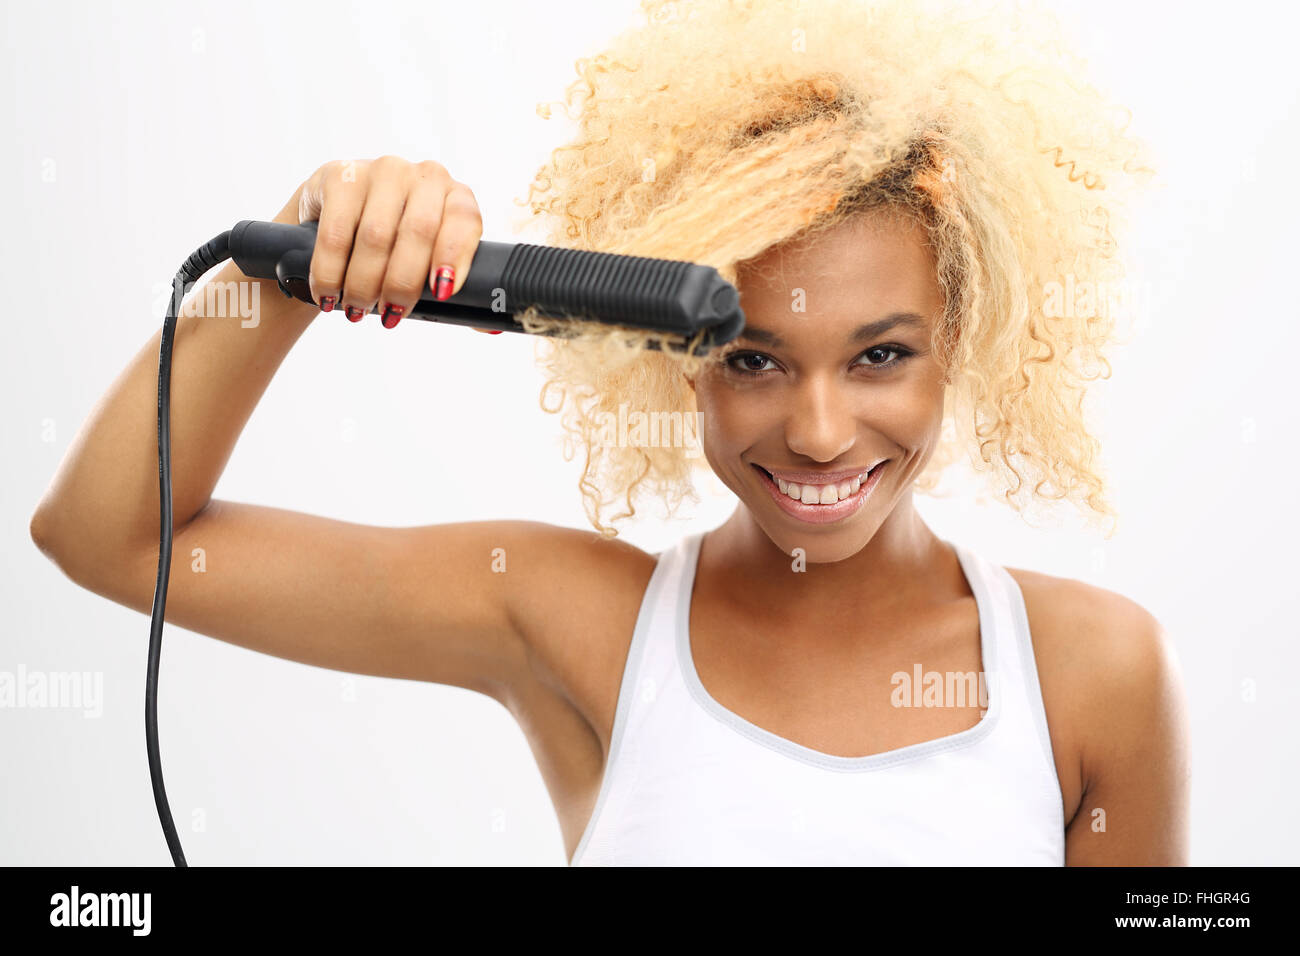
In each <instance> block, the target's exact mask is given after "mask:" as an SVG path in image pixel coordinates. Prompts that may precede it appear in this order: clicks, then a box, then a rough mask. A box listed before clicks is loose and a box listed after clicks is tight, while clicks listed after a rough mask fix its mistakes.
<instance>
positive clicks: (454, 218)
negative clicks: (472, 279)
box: [429, 181, 483, 301]
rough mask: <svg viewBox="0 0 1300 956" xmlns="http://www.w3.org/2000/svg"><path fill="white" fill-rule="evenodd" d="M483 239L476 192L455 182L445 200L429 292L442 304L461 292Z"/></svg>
mask: <svg viewBox="0 0 1300 956" xmlns="http://www.w3.org/2000/svg"><path fill="white" fill-rule="evenodd" d="M482 236H483V216H482V214H481V213H480V212H479V208H478V201H477V200H476V199H475V198H474V193H473V191H472V190H471V189H470V188H469V187H468V186H466V185H465V184H464V183H458V182H454V181H453V182H452V184H451V186H450V188H449V189H448V190H447V194H446V195H445V196H444V197H443V208H442V227H441V228H440V229H439V230H438V238H437V241H436V242H434V245H433V269H432V272H431V275H430V277H429V279H430V288H432V289H433V297H434V298H435V299H438V300H439V301H441V300H443V299H447V298H450V297H451V296H453V295H455V294H456V293H457V292H459V291H460V290H461V287H462V286H464V284H465V278H466V277H467V276H468V274H469V264H470V262H471V261H473V259H474V253H475V251H476V250H477V249H478V242H479V239H480V238H482Z"/></svg>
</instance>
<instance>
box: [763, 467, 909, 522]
mask: <svg viewBox="0 0 1300 956" xmlns="http://www.w3.org/2000/svg"><path fill="white" fill-rule="evenodd" d="M890 461H892V459H889V458H887V459H885V460H884V461H882V462H881V463H880V464H879V465H877V466H876V467H875V469H874V470H872V472H871V474H870V475H868V476H867V480H866V481H865V482H864V483H863V484H862V487H860V488H859V489H858V490H857V491H855V492H854V493H853V494H851V495H849V496H848V497H847V498H842V499H840V500H839V501H837V502H835V504H833V505H806V504H804V503H803V502H802V501H795V500H794V499H793V498H791V497H790V496H789V495H787V494H783V493H782V492H781V489H780V488H778V487H777V486H776V482H775V481H773V480H772V479H771V478H769V477H768V476H767V474H766V472H764V471H763V469H761V468H759V466H758V465H754V466H753V468H754V471H756V472H757V473H758V478H759V481H760V482H761V483H762V484H763V487H764V488H766V489H767V490H768V493H769V494H770V495H771V496H772V498H773V500H774V501H775V502H776V504H777V507H779V508H780V509H781V510H782V511H784V512H785V513H786V514H788V515H790V516H791V517H792V518H798V519H799V520H800V521H806V522H808V523H809V524H829V523H830V522H832V521H841V520H843V519H844V518H847V517H848V516H849V515H852V514H855V513H856V512H857V510H858V509H859V508H861V507H862V506H863V505H864V504H866V502H867V499H868V498H869V497H871V493H872V492H873V491H874V490H875V488H876V485H878V484H880V477H881V475H882V474H883V473H884V471H885V469H886V468H888V467H889V463H890ZM860 474H862V472H860V471H851V472H848V473H847V474H845V476H844V477H843V478H840V479H839V480H841V481H843V480H845V478H852V477H854V476H855V475H860ZM781 477H783V478H784V477H785V475H784V474H783V475H782V476H781ZM831 477H832V473H830V472H827V473H825V475H824V476H823V477H822V481H821V483H823V484H829V483H830V480H831Z"/></svg>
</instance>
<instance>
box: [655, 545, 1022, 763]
mask: <svg viewBox="0 0 1300 956" xmlns="http://www.w3.org/2000/svg"><path fill="white" fill-rule="evenodd" d="M706 533H707V532H705V531H699V532H695V533H694V534H690V535H687V536H685V537H683V538H682V539H681V540H680V542H679V545H678V547H680V548H681V549H682V551H681V553H680V557H681V558H682V559H683V560H681V561H680V563H679V567H680V568H681V573H680V579H679V581H678V582H677V587H678V595H677V601H676V614H675V624H674V630H675V632H676V633H675V635H674V640H675V642H676V644H675V646H676V654H677V661H678V666H679V669H680V671H681V675H682V678H683V680H684V682H685V684H686V687H687V690H688V691H689V692H690V695H691V697H692V698H693V699H694V700H695V702H696V703H697V704H699V705H700V707H702V708H703V709H704V711H705V712H706V713H708V714H709V715H711V716H712V717H714V718H716V719H717V720H718V721H720V722H721V723H723V724H724V725H726V726H728V727H730V728H731V729H733V730H734V731H736V732H737V733H739V734H741V735H742V736H744V737H747V738H749V739H750V740H752V741H754V742H755V743H758V744H760V745H762V746H764V747H768V748H770V749H772V750H775V751H777V752H778V753H782V754H784V755H786V756H787V757H791V758H793V759H795V760H799V761H802V762H803V763H808V764H813V765H814V766H818V767H823V768H826V769H830V770H844V771H862V770H879V769H883V768H886V767H895V766H898V765H899V764H905V763H910V762H912V761H916V760H922V759H924V758H926V757H931V756H934V755H936V754H941V753H947V752H950V751H953V750H959V749H961V748H964V747H969V746H970V745H972V744H974V743H977V742H978V741H980V740H983V739H984V738H985V737H987V736H988V735H989V734H990V733H991V732H992V731H993V728H994V726H995V725H996V724H997V721H998V717H999V716H1000V715H1001V713H1002V710H1003V700H1002V698H1003V696H1004V694H1003V692H1002V688H1001V686H1000V685H999V684H998V682H997V680H996V677H997V666H998V640H999V633H1000V630H1001V629H1002V628H1003V627H1010V626H1011V623H1010V622H1009V621H1007V622H1004V621H1001V620H999V619H998V617H997V615H996V613H995V610H996V608H995V601H994V597H993V594H992V591H991V583H990V582H989V580H988V579H987V577H986V576H985V575H986V568H985V567H983V566H982V564H981V562H980V561H979V560H978V557H977V556H976V555H975V554H974V553H973V552H971V551H969V550H968V549H966V548H964V547H962V546H961V545H959V544H956V543H955V542H951V541H948V540H947V539H940V540H942V541H943V542H944V544H947V545H948V546H949V547H951V548H952V549H953V551H954V552H955V553H956V555H957V560H958V561H959V563H960V564H961V569H962V573H963V574H965V576H966V582H967V584H968V585H969V587H970V589H971V593H972V594H973V595H974V597H975V605H976V608H977V610H978V615H979V642H980V662H981V668H982V672H983V674H984V679H985V687H986V688H987V693H988V708H987V710H986V711H985V713H984V716H983V717H982V718H981V719H980V722H979V723H977V724H976V725H975V726H973V727H968V728H966V729H965V730H960V731H957V732H956V733H952V734H946V735H944V736H943V737H936V738H934V739H932V740H923V741H921V742H919V743H915V744H908V745H907V746H904V747H896V748H894V749H893V750H886V751H882V752H879V753H874V754H867V755H865V756H860V757H844V756H840V755H837V754H828V753H824V752H822V751H820V750H815V749H813V748H811V747H805V746H804V745H803V744H799V743H796V742H795V741H793V740H790V739H788V738H786V737H782V736H780V735H779V734H774V733H772V732H771V731H769V730H765V729H763V728H762V727H759V726H758V725H757V724H755V723H752V722H750V721H748V720H746V719H745V718H744V717H741V716H740V715H739V714H737V713H735V712H734V711H732V710H729V709H727V708H726V707H724V706H723V705H722V704H721V703H719V702H718V701H717V700H716V699H715V698H714V697H713V695H712V694H710V693H709V692H708V690H707V689H706V688H705V687H704V684H703V683H702V682H701V681H700V677H699V674H698V673H697V672H696V670H695V659H694V657H693V655H692V654H691V648H690V610H691V594H692V591H693V589H694V585H695V571H696V567H697V565H698V563H699V556H700V546H701V544H702V542H703V540H704V535H705V534H706Z"/></svg>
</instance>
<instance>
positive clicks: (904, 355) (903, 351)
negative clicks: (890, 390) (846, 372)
mask: <svg viewBox="0 0 1300 956" xmlns="http://www.w3.org/2000/svg"><path fill="white" fill-rule="evenodd" d="M867 352H894V353H896V354H897V355H898V357H897V358H894V359H890V360H889V361H888V362H881V363H880V364H879V365H866V366H864V367H865V368H870V369H882V368H893V367H894V366H896V365H901V364H902V363H903V362H905V361H906V360H907V359H909V358H911V357H912V355H914V354H915V353H914V352H913V351H912V350H911V349H908V348H904V347H903V346H901V345H873V346H872V347H871V348H869V349H867V350H866V351H865V352H863V353H862V355H866V354H867ZM751 355H757V356H758V357H759V358H763V359H767V361H769V362H772V361H775V360H774V359H773V358H772V357H771V356H770V355H764V354H763V353H762V352H750V351H743V352H742V351H739V350H737V351H735V352H732V353H731V354H729V355H727V356H725V357H724V358H723V364H725V365H726V366H727V368H728V369H729V370H730V371H732V372H735V373H736V374H737V375H745V376H748V377H749V378H757V377H758V376H760V375H766V374H767V372H768V371H769V370H768V369H758V370H755V369H749V368H739V367H738V366H736V365H735V364H733V363H734V362H735V360H736V359H737V358H748V357H749V356H751ZM862 355H859V356H858V358H861V357H862ZM855 364H856V363H855Z"/></svg>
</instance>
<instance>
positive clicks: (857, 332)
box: [736, 312, 925, 348]
mask: <svg viewBox="0 0 1300 956" xmlns="http://www.w3.org/2000/svg"><path fill="white" fill-rule="evenodd" d="M898 326H904V327H907V328H913V329H923V328H925V319H923V318H922V317H921V316H919V315H917V314H916V313H915V312H892V313H890V314H889V315H887V316H885V317H884V318H883V319H877V320H876V321H875V322H867V323H865V324H863V325H859V326H858V327H857V328H856V329H854V330H853V331H852V332H851V333H850V334H849V341H850V342H862V341H865V340H867V339H874V338H875V337H876V336H878V335H881V334H882V333H884V332H888V331H889V330H890V329H893V328H896V327H898ZM736 338H737V339H748V340H749V341H751V342H761V343H762V344H764V345H770V346H772V347H773V348H781V347H782V346H784V345H785V341H784V340H783V339H782V338H781V336H779V335H777V334H776V333H775V332H769V331H768V330H767V329H756V328H751V327H749V326H745V328H744V329H742V330H741V333H740V334H739V335H738V336H736Z"/></svg>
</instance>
